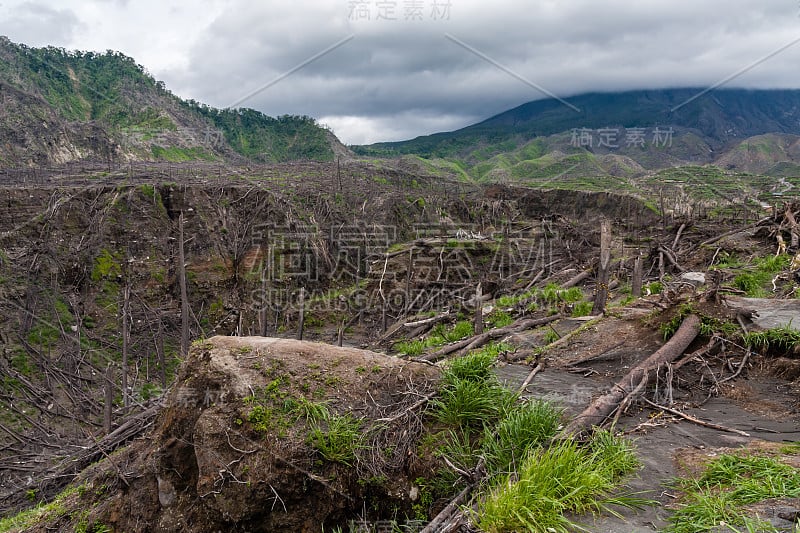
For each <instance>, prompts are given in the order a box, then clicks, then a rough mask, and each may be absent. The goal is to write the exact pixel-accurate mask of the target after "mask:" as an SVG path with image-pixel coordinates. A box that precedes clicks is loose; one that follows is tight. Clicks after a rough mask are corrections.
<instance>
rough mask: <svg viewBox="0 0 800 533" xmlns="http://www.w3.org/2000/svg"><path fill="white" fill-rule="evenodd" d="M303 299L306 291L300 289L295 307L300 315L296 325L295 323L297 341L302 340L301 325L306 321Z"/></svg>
mask: <svg viewBox="0 0 800 533" xmlns="http://www.w3.org/2000/svg"><path fill="white" fill-rule="evenodd" d="M305 299H306V290H305V289H304V288H303V287H300V299H299V301H298V302H297V305H298V306H299V311H298V313H299V314H300V317H299V319H298V323H297V340H299V341H301V340H303V325H304V324H305V321H306V302H305Z"/></svg>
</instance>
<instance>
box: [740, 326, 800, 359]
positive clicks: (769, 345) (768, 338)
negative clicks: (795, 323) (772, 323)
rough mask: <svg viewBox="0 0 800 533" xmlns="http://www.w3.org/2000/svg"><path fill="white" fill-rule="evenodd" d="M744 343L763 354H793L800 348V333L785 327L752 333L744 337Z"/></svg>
mask: <svg viewBox="0 0 800 533" xmlns="http://www.w3.org/2000/svg"><path fill="white" fill-rule="evenodd" d="M744 343H745V345H747V346H748V347H749V348H755V349H756V350H759V351H761V352H762V353H768V352H779V353H786V352H791V351H792V350H794V349H795V348H797V347H798V346H800V331H798V330H796V329H792V328H791V327H788V326H785V327H780V328H772V329H765V330H763V331H751V332H750V333H748V334H747V335H745V336H744Z"/></svg>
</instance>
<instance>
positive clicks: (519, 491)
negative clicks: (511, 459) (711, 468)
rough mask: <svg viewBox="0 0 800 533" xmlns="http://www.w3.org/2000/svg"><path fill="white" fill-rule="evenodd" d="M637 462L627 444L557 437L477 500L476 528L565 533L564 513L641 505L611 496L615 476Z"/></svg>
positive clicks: (601, 435)
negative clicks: (586, 443)
mask: <svg viewBox="0 0 800 533" xmlns="http://www.w3.org/2000/svg"><path fill="white" fill-rule="evenodd" d="M637 465H638V463H637V461H636V459H635V456H634V455H633V453H632V451H631V449H630V445H629V444H627V442H625V441H624V440H623V439H621V438H619V437H615V436H613V435H611V434H609V433H607V432H602V431H601V432H598V433H597V434H596V436H595V437H594V438H593V439H592V440H591V441H590V442H589V444H588V446H585V447H583V446H579V445H578V444H577V443H576V442H574V441H567V440H562V441H558V442H556V443H554V444H553V445H551V446H550V447H549V448H546V449H545V448H542V449H538V450H536V451H534V452H533V453H530V454H529V455H528V456H527V457H526V458H525V459H524V461H523V462H522V464H521V466H520V468H519V470H518V472H517V473H516V475H511V474H509V475H508V476H506V477H505V478H504V480H503V482H501V483H500V484H498V485H497V486H496V487H495V488H494V489H493V490H491V491H490V493H489V495H488V496H487V497H486V498H485V499H484V500H483V501H482V502H481V503H480V504H479V506H478V510H477V512H476V517H475V518H476V522H477V524H478V526H479V527H480V528H481V529H482V530H484V531H488V532H492V533H495V532H498V533H499V532H511V531H534V532H543V533H544V532H556V533H561V532H564V533H566V532H567V531H571V530H572V529H573V528H575V527H576V524H574V523H572V522H571V521H570V520H569V519H568V518H567V517H566V516H565V515H566V514H567V513H577V514H582V513H587V512H599V511H602V510H609V506H610V505H622V506H626V507H636V506H640V505H643V504H645V503H646V502H644V501H642V500H637V499H634V498H629V497H612V496H611V491H612V490H613V489H614V488H615V486H616V484H617V482H618V481H619V478H620V477H621V476H622V475H624V474H627V473H629V472H631V471H632V470H633V469H634V468H636V467H637Z"/></svg>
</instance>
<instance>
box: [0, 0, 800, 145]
mask: <svg viewBox="0 0 800 533" xmlns="http://www.w3.org/2000/svg"><path fill="white" fill-rule="evenodd" d="M7 1H8V2H9V3H10V4H14V6H16V7H0V10H1V11H2V12H3V14H4V15H5V22H4V23H3V24H0V33H9V34H12V33H16V34H17V35H19V37H18V38H17V39H18V40H20V41H23V42H26V43H28V44H32V43H33V44H44V42H43V40H44V41H45V42H47V43H51V44H60V43H62V42H64V41H65V40H66V41H69V40H70V36H71V41H70V42H71V46H72V47H76V48H91V49H95V50H97V49H99V50H105V49H106V48H113V49H119V50H122V51H123V52H125V53H127V54H129V55H132V56H133V57H135V58H136V59H137V61H139V62H140V63H142V64H143V65H145V66H146V67H147V68H148V70H150V71H151V72H153V73H154V75H155V76H156V77H158V78H159V79H162V80H164V81H165V82H166V83H167V86H168V87H170V88H171V89H172V90H173V91H174V92H176V93H177V94H179V95H180V96H182V97H185V98H194V99H196V100H200V101H203V102H207V103H209V104H212V105H214V106H218V107H225V106H229V105H232V104H234V103H237V102H239V101H240V100H242V99H243V98H244V97H246V96H248V95H252V97H250V98H248V99H247V100H246V101H244V102H242V103H241V105H243V106H247V107H253V108H256V109H259V110H261V111H263V112H265V113H267V114H270V115H281V114H286V113H291V114H305V115H311V116H314V117H317V118H319V119H321V120H322V121H324V122H326V123H328V124H329V125H331V126H332V127H333V128H334V130H335V131H336V133H337V134H338V135H339V136H340V137H342V138H343V140H345V141H346V142H351V143H362V142H373V141H378V140H390V139H401V138H407V137H412V136H415V135H419V134H425V133H431V132H434V131H440V130H447V129H454V128H458V127H461V126H465V125H467V124H469V123H472V122H475V121H476V120H480V119H482V118H487V117H489V116H491V115H493V114H495V113H498V112H501V111H504V110H506V109H508V108H510V107H513V106H516V105H519V104H522V103H524V102H527V101H530V100H534V99H539V98H543V97H545V95H546V94H545V93H543V92H542V90H539V89H543V90H545V91H546V92H548V93H553V94H556V95H558V96H561V97H567V96H570V95H575V94H579V93H582V92H587V91H614V90H625V89H641V88H664V87H678V86H684V87H685V86H691V87H707V86H711V85H715V84H717V83H719V82H720V81H721V80H725V79H727V78H732V79H731V80H729V81H728V82H727V84H726V85H725V86H727V87H760V88H778V87H800V69H798V68H797V65H798V64H800V43H795V44H792V45H790V46H787V45H789V44H790V43H792V42H793V41H794V40H797V39H798V38H800V16H798V15H800V4H798V0H764V1H761V2H753V1H752V0H727V1H726V0H706V1H704V2H699V1H697V0H672V1H666V0H606V1H604V2H598V1H597V0H572V1H569V2H564V1H563V0H536V1H533V2H522V1H519V0H493V1H489V0H414V1H415V2H416V3H417V5H419V6H421V7H422V10H421V11H420V12H418V13H417V14H416V15H415V16H412V17H410V18H411V19H413V20H406V17H407V15H408V13H407V9H408V7H409V6H411V5H412V2H411V0H380V1H378V0H368V1H358V0H297V1H295V2H278V1H269V2H246V1H244V0H198V1H197V3H194V4H189V3H188V2H187V3H181V2H170V1H167V2H163V1H161V0H159V1H156V0H139V1H137V2H128V1H127V0H64V1H63V2H59V3H58V6H59V7H58V8H55V7H47V4H46V3H45V2H44V1H43V0H40V2H39V3H37V4H33V3H19V2H18V1H16V0H7ZM3 3H4V4H5V3H6V2H5V1H4V2H3ZM53 3H55V2H53ZM392 5H393V6H394V8H395V9H394V11H393V13H392V14H391V15H393V18H395V19H396V20H387V17H386V15H387V13H385V12H381V9H382V8H381V7H380V6H383V8H385V7H386V6H392ZM446 5H449V7H448V8H446V11H447V13H446V16H445V13H443V12H442V11H441V10H442V9H443V6H446ZM437 6H438V7H437ZM70 9H71V11H70ZM435 9H439V10H440V11H439V12H438V16H434V15H435V14H436V13H434V11H435ZM73 11H74V13H77V14H78V20H76V18H75V15H74V14H73ZM364 13H366V14H367V15H369V18H368V19H367V18H366V17H363V16H359V14H364ZM388 18H392V17H388ZM78 23H83V24H84V27H82V28H81V31H80V32H76V31H75V28H76V27H77V24H78ZM447 35H449V36H451V38H448V37H447ZM10 36H11V38H12V39H14V36H13V35H10ZM26 36H27V37H26ZM350 36H353V38H352V40H349V41H347V42H346V43H344V44H342V45H341V46H339V47H338V48H336V49H335V50H332V51H331V52H330V53H328V54H325V55H323V56H321V57H318V58H317V59H316V60H315V61H313V62H310V63H308V64H305V65H304V63H306V62H308V60H309V58H313V57H315V56H318V55H319V54H320V52H322V51H323V50H326V49H327V48H329V47H331V46H332V45H334V44H335V43H339V42H341V41H342V40H343V39H346V38H348V37H350ZM459 42H462V43H464V44H465V46H460V45H459V44H458V43H459ZM781 47H785V50H783V51H781V52H780V53H777V54H775V52H776V50H779V49H780V48H781ZM479 56H482V57H479ZM769 56H771V57H769ZM300 65H304V66H302V68H298V67H299V66H300ZM290 71H294V72H293V73H292V74H291V75H288V76H285V77H283V76H284V75H285V74H286V73H287V72H290ZM526 80H527V81H526ZM267 86H268V87H267ZM537 87H538V88H537ZM260 88H264V90H262V91H259V89H260Z"/></svg>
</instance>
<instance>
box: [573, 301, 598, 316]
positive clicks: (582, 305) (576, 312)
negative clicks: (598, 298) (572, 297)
mask: <svg viewBox="0 0 800 533" xmlns="http://www.w3.org/2000/svg"><path fill="white" fill-rule="evenodd" d="M593 306H594V304H593V303H592V302H578V303H576V304H575V305H574V306H573V307H572V316H573V317H581V316H589V315H590V314H592V307H593Z"/></svg>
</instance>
